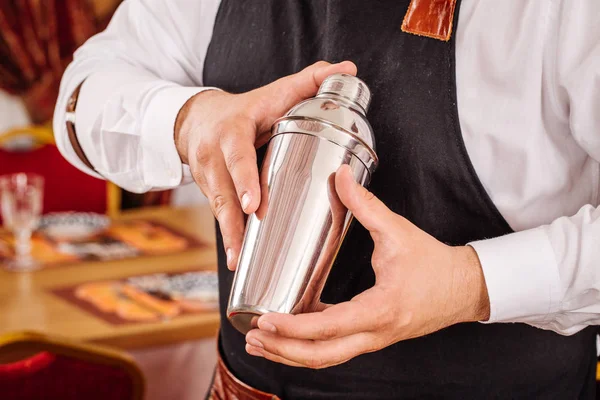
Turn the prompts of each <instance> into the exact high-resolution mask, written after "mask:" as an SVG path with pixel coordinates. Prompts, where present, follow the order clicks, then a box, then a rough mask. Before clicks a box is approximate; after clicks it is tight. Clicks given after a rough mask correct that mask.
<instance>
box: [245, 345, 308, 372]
mask: <svg viewBox="0 0 600 400" xmlns="http://www.w3.org/2000/svg"><path fill="white" fill-rule="evenodd" d="M246 353H248V354H250V355H251V356H255V357H263V358H266V359H267V360H269V361H273V362H276V363H279V364H285V365H289V366H290V367H300V368H306V366H304V365H302V364H300V363H297V362H293V361H290V360H287V359H285V358H283V357H281V356H278V355H275V354H273V353H269V352H268V351H265V349H261V348H260V347H254V346H252V345H249V344H246Z"/></svg>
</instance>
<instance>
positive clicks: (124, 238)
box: [0, 219, 207, 267]
mask: <svg viewBox="0 0 600 400" xmlns="http://www.w3.org/2000/svg"><path fill="white" fill-rule="evenodd" d="M13 244H14V239H13V236H12V234H11V233H10V232H6V231H4V232H0V264H2V263H5V262H8V261H10V260H11V259H13V258H14V248H13ZM206 246H207V244H206V243H203V242H201V241H199V240H198V239H196V238H194V237H192V236H190V235H188V234H185V233H183V232H180V231H177V230H175V229H173V228H171V227H169V226H167V225H165V224H163V223H162V222H158V221H153V220H146V219H137V220H128V221H117V222H113V223H112V224H111V225H110V227H108V228H107V229H106V230H105V231H103V232H102V233H100V234H97V235H95V236H92V237H87V238H85V239H81V240H69V241H56V240H54V239H52V238H50V237H48V236H46V235H44V234H42V233H40V232H35V233H34V234H33V237H32V246H31V254H32V256H33V258H34V259H35V260H36V261H38V262H39V263H40V264H41V266H42V267H56V266H61V265H68V264H73V263H78V262H82V261H109V260H122V259H127V258H134V257H142V256H149V255H166V254H172V253H178V252H181V251H184V250H190V249H197V248H202V247H206Z"/></svg>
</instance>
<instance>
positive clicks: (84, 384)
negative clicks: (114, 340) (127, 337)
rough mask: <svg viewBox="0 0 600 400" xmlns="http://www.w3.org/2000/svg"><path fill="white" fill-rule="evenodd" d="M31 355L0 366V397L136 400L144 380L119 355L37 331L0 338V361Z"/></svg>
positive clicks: (26, 399) (28, 399) (64, 399)
mask: <svg viewBox="0 0 600 400" xmlns="http://www.w3.org/2000/svg"><path fill="white" fill-rule="evenodd" d="M19 354H21V355H22V354H34V355H33V356H27V357H26V358H25V359H20V360H19V361H16V362H9V363H4V364H0V396H1V397H2V398H3V399H11V400H43V399H49V400H50V399H61V400H80V399H86V400H105V399H111V400H141V399H142V398H143V396H144V380H143V377H142V374H141V372H140V370H139V368H138V367H137V366H136V364H135V363H134V361H133V360H132V359H131V358H130V357H129V356H126V355H124V354H121V353H120V352H117V351H114V350H109V349H106V348H104V347H100V346H92V345H83V344H77V343H74V342H70V341H66V340H59V339H56V338H50V337H47V336H44V335H40V334H36V333H19V334H9V335H5V336H4V337H2V338H0V357H2V358H4V359H7V358H8V359H10V357H13V358H14V357H16V356H18V355H19Z"/></svg>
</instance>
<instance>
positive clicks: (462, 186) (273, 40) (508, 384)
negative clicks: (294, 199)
mask: <svg viewBox="0 0 600 400" xmlns="http://www.w3.org/2000/svg"><path fill="white" fill-rule="evenodd" d="M408 4H409V0H379V1H374V0H373V1H366V0H329V1H324V0H312V1H309V0H307V1H294V0H260V1H259V0H224V1H223V2H222V4H221V7H220V10H219V12H218V16H217V19H216V24H215V28H214V34H213V35H214V36H213V38H212V42H211V44H210V46H209V49H208V54H207V57H206V61H205V68H204V84H205V85H208V86H216V87H219V88H222V89H224V90H227V91H229V92H233V93H240V92H246V91H248V90H252V89H255V88H257V87H260V86H263V85H266V84H268V83H270V82H272V81H274V80H276V79H278V78H280V77H282V76H285V75H289V74H292V73H295V72H298V71H299V70H301V69H302V68H304V67H306V66H308V65H309V64H311V63H313V62H316V61H318V60H326V61H330V62H339V61H342V60H352V61H354V62H355V63H356V64H357V66H358V71H359V76H360V77H361V78H362V79H364V80H365V82H367V84H368V85H369V86H370V88H371V90H372V93H373V103H372V105H371V108H370V110H369V113H368V115H367V117H368V119H369V121H370V122H371V124H372V125H373V129H374V131H375V137H376V142H377V152H378V155H379V158H380V167H379V169H378V170H377V171H376V173H375V174H374V176H373V181H372V183H371V185H370V189H371V191H372V192H373V193H375V194H376V195H377V196H378V197H379V198H380V199H381V200H382V201H383V202H384V203H385V204H386V205H387V206H388V207H389V208H390V209H391V210H392V211H394V212H396V213H398V214H400V215H403V216H405V217H406V218H408V219H409V220H410V221H412V222H413V223H415V224H416V225H417V226H418V227H420V228H421V229H423V230H424V231H426V232H428V233H429V234H431V235H433V236H434V237H436V238H437V239H438V240H440V241H442V242H445V243H448V244H452V245H464V244H466V243H467V242H469V241H473V240H477V239H484V238H492V237H496V236H500V235H504V234H507V233H510V232H512V230H511V228H510V226H509V225H508V224H507V222H506V221H505V220H504V218H503V217H502V216H501V215H500V213H499V212H498V210H497V209H496V207H495V206H494V204H493V203H492V201H491V200H490V198H489V196H488V195H487V193H486V191H485V189H484V188H483V186H482V184H481V183H480V181H479V180H478V177H477V175H476V172H475V171H474V169H473V166H472V164H471V162H470V160H469V157H468V155H467V152H466V149H465V145H464V143H463V138H462V134H461V130H460V125H459V116H458V110H457V105H456V80H455V56H454V44H455V43H454V39H451V40H450V41H449V42H442V41H439V40H435V39H430V38H425V37H419V36H415V35H411V34H407V33H404V32H402V31H401V29H400V26H401V24H402V20H403V18H404V15H405V13H406V11H407V8H408ZM459 9H460V2H459V4H457V12H456V15H455V21H454V26H455V27H456V26H458V27H460V25H458V24H457V19H458V10H459ZM454 36H455V34H454ZM490 112H493V110H490ZM502 162H503V163H510V160H502ZM501 165H502V164H501V163H499V164H498V167H499V168H501ZM217 228H218V227H217ZM218 249H219V279H220V296H221V301H220V305H221V320H222V326H221V332H220V342H221V344H220V346H221V347H220V348H221V352H222V356H223V358H224V360H225V362H226V363H227V365H228V366H229V368H230V369H231V370H232V372H233V373H234V374H235V375H236V376H237V377H238V378H239V379H241V380H242V381H244V382H245V383H247V384H249V385H251V386H253V387H255V388H258V389H261V390H263V391H266V392H269V393H274V394H277V395H279V396H280V397H282V398H284V399H309V398H310V399H340V400H341V399H344V400H348V399H408V398H416V399H423V398H448V399H465V398H476V399H483V398H506V399H508V398H521V399H533V398H544V399H546V398H548V399H550V398H553V399H576V398H584V399H592V398H593V397H594V390H595V389H594V379H595V365H596V360H595V358H596V357H595V332H594V330H593V329H586V330H584V331H582V332H579V333H578V334H576V335H573V336H568V337H567V336H561V335H558V334H556V333H554V332H550V331H544V330H540V329H536V328H533V327H531V326H528V325H525V324H491V325H484V324H480V323H464V324H459V325H455V326H452V327H449V328H446V329H444V330H442V331H440V332H437V333H434V334H430V335H427V336H426V337H422V338H417V339H412V340H408V341H404V342H400V343H396V344H394V345H392V346H390V347H387V348H385V349H383V350H381V351H378V352H375V353H371V354H365V355H362V356H359V357H356V358H354V359H353V360H351V361H349V362H347V363H345V364H342V365H339V366H336V367H332V368H327V369H324V370H310V369H301V368H293V367H287V366H284V365H280V364H276V363H273V362H270V361H268V360H265V359H261V358H256V357H252V356H249V355H248V354H247V353H246V352H245V350H244V346H245V340H244V336H243V335H242V334H240V333H239V332H238V331H236V330H235V329H234V328H233V327H232V326H231V324H229V323H228V321H227V318H226V315H225V311H226V307H227V300H228V296H229V291H230V288H231V283H232V279H233V273H232V272H230V271H228V270H227V268H226V266H225V254H224V252H223V246H222V240H221V236H220V234H218ZM372 251H373V243H372V240H371V238H370V236H369V234H368V232H367V231H366V230H365V229H364V228H363V227H362V226H360V225H359V224H355V225H354V226H353V228H352V230H351V231H350V233H349V235H348V236H347V238H346V240H345V243H344V245H343V247H342V249H341V252H340V253H339V256H338V258H337V261H336V263H335V265H334V266H333V269H332V271H331V275H330V277H329V280H328V283H327V285H326V287H325V290H324V292H323V295H322V299H323V301H325V302H328V303H338V302H342V301H346V300H349V299H351V298H352V297H353V296H355V295H356V294H358V293H360V292H362V291H364V290H366V289H368V288H369V287H371V286H372V285H373V284H374V273H373V270H372V268H371V264H370V258H371V254H372ZM397 267H398V268H402V266H401V265H398V266H397Z"/></svg>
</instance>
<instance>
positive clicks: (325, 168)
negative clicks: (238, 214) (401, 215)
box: [227, 75, 377, 333]
mask: <svg viewBox="0 0 600 400" xmlns="http://www.w3.org/2000/svg"><path fill="white" fill-rule="evenodd" d="M331 87H335V88H336V92H331V91H330V90H327V88H331ZM350 95H354V100H352V97H350V98H347V97H346V96H350ZM369 99H370V95H369V93H368V89H367V88H366V85H364V83H363V82H362V81H360V80H359V79H357V78H355V77H350V76H345V75H334V76H332V77H329V78H327V80H326V81H325V82H324V83H323V85H322V87H321V90H320V91H319V95H317V97H315V98H313V99H310V100H307V101H305V102H302V103H300V104H298V105H297V106H296V107H294V108H293V109H292V110H290V112H289V113H288V114H287V115H286V117H284V118H282V119H280V120H279V121H277V122H276V123H275V124H274V126H273V132H272V137H271V140H270V142H269V145H268V148H267V154H266V156H265V160H264V161H263V166H262V169H261V174H260V181H261V182H260V183H261V192H262V199H261V205H260V207H259V209H258V210H257V212H256V213H255V214H253V215H251V216H250V217H249V218H248V222H247V225H246V233H245V238H244V243H243V246H242V251H241V254H240V258H239V262H238V266H237V270H236V275H235V278H234V283H233V287H232V290H231V295H230V299H229V306H228V310H227V314H228V318H229V320H230V321H231V323H232V324H233V325H234V326H235V327H236V328H237V329H238V330H240V331H241V332H242V333H246V332H247V331H248V330H249V329H251V325H252V319H253V318H255V317H256V316H257V315H261V314H264V313H266V312H283V313H303V312H310V311H313V310H315V307H316V306H317V305H318V304H319V297H320V294H321V291H322V289H323V286H324V284H325V282H326V279H327V276H328V274H329V270H330V268H331V265H332V264H333V262H334V260H335V256H336V254H337V252H338V250H339V248H340V246H341V244H342V241H343V238H344V236H345V234H346V232H347V229H348V227H349V225H350V221H351V219H352V216H351V214H350V213H349V212H348V210H346V208H345V207H344V206H343V205H342V204H341V202H340V200H339V198H338V196H337V193H336V191H335V186H334V178H335V172H336V171H337V170H338V168H339V167H340V166H341V165H343V164H349V165H350V167H351V169H352V171H353V173H354V177H355V179H356V181H357V182H359V183H361V184H362V185H366V184H367V183H368V181H369V179H370V175H371V174H372V172H373V171H374V169H375V167H376V165H377V157H376V155H375V151H374V140H373V134H372V131H371V128H370V126H369V124H368V122H367V121H366V119H365V117H364V114H365V110H366V109H367V107H368V102H369Z"/></svg>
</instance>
